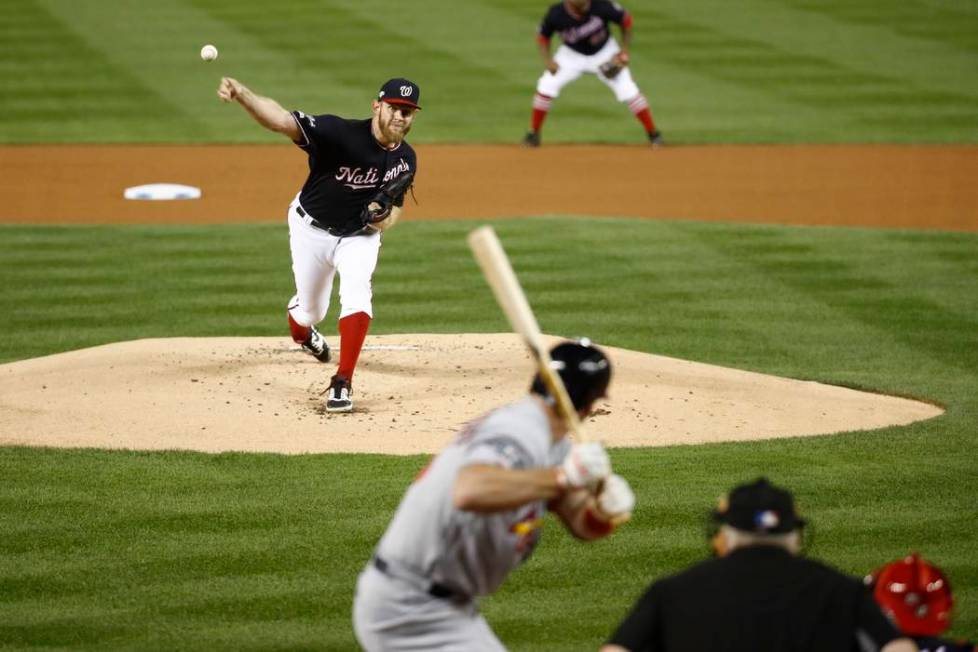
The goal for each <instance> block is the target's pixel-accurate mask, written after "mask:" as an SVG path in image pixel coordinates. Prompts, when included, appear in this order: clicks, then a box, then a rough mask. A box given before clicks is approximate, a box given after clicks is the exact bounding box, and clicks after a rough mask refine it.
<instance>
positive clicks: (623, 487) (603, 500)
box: [598, 473, 635, 522]
mask: <svg viewBox="0 0 978 652" xmlns="http://www.w3.org/2000/svg"><path fill="white" fill-rule="evenodd" d="M598 509H600V510H601V512H602V513H604V514H605V515H607V516H609V517H610V518H609V520H611V521H613V522H614V521H617V520H621V519H622V518H623V517H624V519H625V520H627V518H628V516H629V515H631V513H632V510H633V509H635V492H634V491H632V488H631V487H630V486H628V480H626V479H625V478H623V477H621V476H620V475H617V474H615V473H612V474H611V475H609V476H608V477H607V478H605V479H604V482H603V483H602V486H601V493H599V494H598Z"/></svg>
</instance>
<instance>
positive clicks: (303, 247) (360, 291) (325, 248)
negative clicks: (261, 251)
mask: <svg viewBox="0 0 978 652" xmlns="http://www.w3.org/2000/svg"><path fill="white" fill-rule="evenodd" d="M298 204H299V198H298V196H296V198H295V200H293V202H292V204H291V205H290V206H289V249H290V250H291V251H292V275H293V276H294V277H295V292H296V293H295V296H293V297H292V299H291V300H290V301H289V305H288V311H289V314H291V315H292V319H294V320H295V321H296V323H298V324H300V325H302V326H315V325H316V324H318V323H319V322H321V321H322V320H323V318H324V317H325V316H326V312H327V310H329V300H330V294H331V293H332V291H333V278H334V277H335V276H336V274H337V273H339V276H340V316H339V318H340V319H342V318H343V317H346V316H347V315H352V314H355V313H358V312H365V313H367V315H368V316H370V317H371V318H372V317H373V303H372V297H373V290H372V287H371V278H372V277H373V274H374V270H375V269H376V268H377V256H378V253H379V252H380V243H381V237H380V232H377V233H372V234H369V235H356V236H349V237H345V238H339V237H336V236H334V235H330V234H329V233H327V232H326V231H323V230H322V229H320V228H317V227H315V226H313V225H312V224H311V220H310V219H309V217H308V216H306V217H301V216H300V215H299V213H297V212H296V206H298Z"/></svg>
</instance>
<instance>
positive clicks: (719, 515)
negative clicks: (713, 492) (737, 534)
mask: <svg viewBox="0 0 978 652" xmlns="http://www.w3.org/2000/svg"><path fill="white" fill-rule="evenodd" d="M713 519H714V520H715V521H717V522H719V523H725V524H727V525H729V526H731V527H733V528H736V529H738V530H743V531H744V532H755V533H759V534H783V533H785V532H791V531H792V530H796V529H798V528H801V527H804V525H805V519H803V518H801V517H800V516H798V513H797V512H796V511H795V500H794V497H792V495H791V492H790V491H788V490H787V489H782V488H780V487H776V486H774V485H773V484H771V483H770V482H768V479H767V478H758V479H757V480H755V481H754V482H750V483H748V484H742V485H739V486H737V487H734V489H733V491H731V492H730V493H729V494H728V495H727V496H725V497H724V498H722V499H721V500H720V505H719V506H718V507H717V509H716V510H715V511H714V512H713Z"/></svg>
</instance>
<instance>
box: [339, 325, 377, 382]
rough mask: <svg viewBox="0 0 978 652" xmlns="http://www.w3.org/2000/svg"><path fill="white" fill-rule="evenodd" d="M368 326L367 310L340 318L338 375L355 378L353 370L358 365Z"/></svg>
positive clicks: (350, 378) (349, 378)
mask: <svg viewBox="0 0 978 652" xmlns="http://www.w3.org/2000/svg"><path fill="white" fill-rule="evenodd" d="M368 328H370V316H369V315H368V314H367V313H365V312H356V313H353V314H352V315H347V316H346V317H344V318H343V319H341V320H340V365H339V369H337V370H336V374H337V375H339V376H343V377H344V378H346V379H347V380H353V370H354V369H356V367H357V360H358V359H359V358H360V349H362V348H363V341H364V340H365V339H366V338H367V329H368Z"/></svg>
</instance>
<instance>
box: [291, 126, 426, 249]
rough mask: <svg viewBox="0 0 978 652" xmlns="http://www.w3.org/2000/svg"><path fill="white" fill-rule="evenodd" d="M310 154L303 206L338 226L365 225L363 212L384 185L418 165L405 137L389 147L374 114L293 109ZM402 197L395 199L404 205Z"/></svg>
mask: <svg viewBox="0 0 978 652" xmlns="http://www.w3.org/2000/svg"><path fill="white" fill-rule="evenodd" d="M292 116H293V117H294V118H295V120H296V122H297V123H298V124H299V129H300V130H301V131H302V135H303V140H302V141H301V142H296V145H298V146H299V147H301V148H302V149H303V150H304V151H305V152H306V153H307V154H308V155H309V177H308V178H307V179H306V182H305V184H303V186H302V191H301V192H300V193H299V203H300V204H301V205H302V208H303V210H305V211H306V213H308V214H309V215H311V216H312V217H314V218H315V219H316V221H318V222H321V223H323V224H325V225H327V226H331V227H336V228H338V229H341V230H344V229H354V230H355V228H357V227H360V226H362V225H363V224H362V222H361V219H360V212H361V211H362V210H363V207H364V206H365V205H366V204H367V203H369V202H370V199H371V198H372V197H373V196H374V195H375V194H376V193H377V191H378V190H379V189H380V187H381V186H382V185H383V184H385V183H387V182H388V181H390V180H391V179H394V178H396V177H398V176H400V175H401V174H403V173H405V172H407V171H409V170H410V171H414V170H415V169H416V167H417V156H415V153H414V149H413V148H412V147H411V146H410V145H408V144H407V143H406V142H401V144H400V145H398V146H397V147H395V148H394V149H392V150H389V149H385V148H384V147H383V146H382V145H381V144H380V143H378V142H377V140H376V139H375V138H374V135H373V132H372V131H371V130H370V118H367V119H365V120H347V119H345V118H340V117H339V116H335V115H328V114H327V115H316V116H312V115H306V114H305V113H303V112H302V111H293V112H292ZM403 203H404V199H403V197H401V198H400V199H399V201H397V202H395V204H396V205H398V206H401V205H403Z"/></svg>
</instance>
